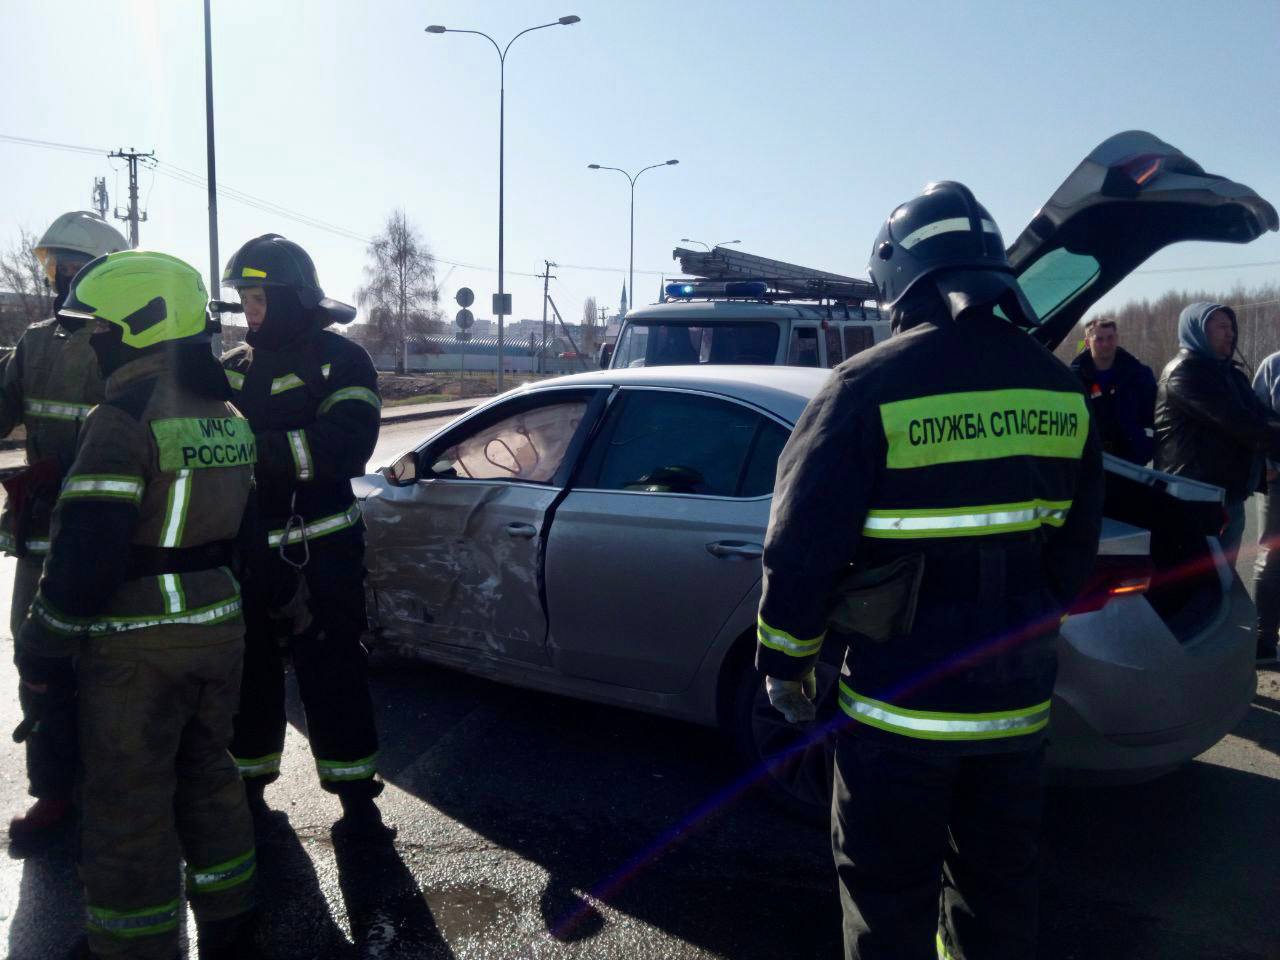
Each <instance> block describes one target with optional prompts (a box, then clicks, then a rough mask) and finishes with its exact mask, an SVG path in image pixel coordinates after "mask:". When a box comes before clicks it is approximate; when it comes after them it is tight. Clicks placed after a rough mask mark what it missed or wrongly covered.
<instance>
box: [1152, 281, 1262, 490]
mask: <svg viewBox="0 0 1280 960" xmlns="http://www.w3.org/2000/svg"><path fill="white" fill-rule="evenodd" d="M1219 310H1221V311H1223V312H1224V313H1225V314H1226V315H1227V316H1228V317H1230V319H1231V326H1232V330H1233V332H1234V333H1235V335H1236V337H1237V340H1238V337H1239V329H1238V327H1237V324H1236V316H1235V312H1234V311H1233V310H1232V309H1231V308H1230V307H1226V306H1223V305H1222V304H1220V303H1209V302H1207V301H1199V302H1197V303H1193V304H1190V305H1189V306H1188V307H1186V309H1184V310H1183V311H1182V314H1181V315H1180V316H1179V317H1178V344H1179V347H1180V348H1179V350H1178V354H1177V356H1175V357H1174V358H1173V359H1172V360H1170V361H1169V364H1168V365H1167V366H1166V367H1165V368H1164V372H1163V373H1161V375H1160V384H1159V388H1158V390H1157V393H1156V414H1155V430H1156V453H1155V467H1156V469H1157V470H1163V471H1164V472H1166V473H1173V474H1177V475H1178V476H1184V477H1190V478H1191V479H1193V480H1200V481H1202V482H1204V483H1212V484H1214V485H1216V486H1219V487H1222V488H1223V489H1224V490H1225V491H1226V499H1227V502H1228V503H1233V502H1241V501H1243V500H1245V499H1247V498H1248V496H1249V495H1250V494H1251V493H1253V492H1254V490H1255V489H1256V488H1257V486H1258V481H1259V479H1260V477H1261V470H1262V460H1263V457H1264V456H1270V457H1272V458H1273V459H1280V417H1277V416H1276V415H1275V414H1274V413H1272V412H1271V411H1270V410H1268V409H1267V407H1266V406H1265V405H1264V404H1263V402H1262V401H1261V400H1260V399H1258V396H1257V395H1256V394H1255V393H1254V391H1253V387H1252V386H1251V384H1250V383H1249V378H1248V377H1247V376H1246V374H1245V372H1244V370H1243V369H1242V367H1241V365H1239V364H1238V363H1237V362H1236V360H1235V357H1234V354H1233V356H1232V357H1229V358H1226V359H1224V358H1222V357H1219V356H1218V355H1217V354H1216V353H1214V351H1213V349H1212V348H1211V347H1210V346H1209V342H1208V337H1207V335H1206V333H1205V324H1206V323H1207V322H1208V320H1209V318H1210V317H1211V316H1212V315H1213V314H1214V313H1216V312H1217V311H1219Z"/></svg>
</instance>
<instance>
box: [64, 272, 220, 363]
mask: <svg viewBox="0 0 1280 960" xmlns="http://www.w3.org/2000/svg"><path fill="white" fill-rule="evenodd" d="M208 303H209V294H208V292H207V291H206V290H205V285H204V280H202V279H201V278H200V272H199V271H198V270H196V268H195V267H193V266H191V264H189V263H186V262H184V261H182V260H179V259H178V258H177V257H171V256H169V255H168V254H167V253H155V252H154V251H150V250H123V251H121V252H120V253H112V254H108V255H107V256H105V257H99V258H98V259H97V260H93V261H91V262H90V263H88V264H86V265H85V267H84V269H83V270H81V271H80V272H79V273H77V274H76V278H75V279H74V280H73V281H71V292H70V293H69V294H68V295H67V301H66V303H64V304H63V305H62V309H61V310H60V311H59V313H60V314H62V315H65V316H69V317H75V318H79V319H83V320H102V321H105V322H106V323H109V324H112V325H113V326H116V327H119V328H120V330H121V334H122V336H121V341H122V342H123V343H124V345H125V346H127V347H131V348H133V349H134V350H145V349H146V348H147V347H154V346H156V345H157V344H161V343H166V342H168V341H171V340H186V339H188V338H190V337H196V336H200V335H201V334H203V333H205V331H206V312H205V311H206V307H207V306H208Z"/></svg>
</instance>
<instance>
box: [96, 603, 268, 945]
mask: <svg viewBox="0 0 1280 960" xmlns="http://www.w3.org/2000/svg"><path fill="white" fill-rule="evenodd" d="M156 629H157V630H159V629H164V628H156ZM168 629H170V630H184V631H189V630H200V629H202V628H200V627H176V628H168ZM139 632H140V633H143V632H146V633H152V631H139ZM152 635H153V637H154V633H153V634H152ZM152 642H154V640H153V641H152ZM242 655H243V644H242V643H241V641H240V639H239V638H236V639H234V640H231V641H226V642H221V643H214V644H211V645H209V646H203V647H167V648H161V649H152V648H143V647H141V646H139V643H138V641H136V640H134V639H132V638H129V637H128V635H127V634H121V635H117V636H115V637H112V638H110V639H107V640H92V641H89V642H88V643H87V644H85V646H84V648H83V649H82V652H81V655H80V660H79V663H78V673H79V678H78V679H79V687H80V742H81V758H82V761H81V762H82V765H83V772H84V779H83V791H82V798H81V802H82V808H83V819H82V825H81V830H82V835H81V866H80V875H81V878H82V879H83V880H84V886H85V906H86V908H87V914H86V924H87V927H88V933H89V946H90V948H91V950H92V951H93V953H94V954H95V955H101V956H104V957H137V958H144V960H151V958H164V960H172V958H173V957H174V956H176V955H177V952H178V927H179V925H180V924H181V923H182V919H183V916H184V910H183V905H182V893H181V890H180V889H179V877H178V865H179V861H180V860H185V861H186V865H187V869H186V877H187V893H188V896H189V897H190V900H191V906H192V909H193V910H194V911H195V914H196V919H197V920H199V921H201V922H207V921H212V920H223V919H227V918H230V917H235V916H238V915H240V914H242V913H245V912H246V911H248V910H249V909H250V908H251V907H252V903H253V901H252V897H253V882H252V880H253V875H254V871H255V868H256V862H255V855H254V842H253V821H252V818H251V817H250V816H249V809H248V806H247V805H246V803H245V796H244V786H243V784H242V783H241V782H240V778H239V776H238V775H237V771H236V767H235V763H234V762H233V761H232V759H231V756H230V754H229V753H228V752H227V743H228V741H229V740H230V739H231V717H232V714H233V713H234V711H235V703H236V697H237V696H238V694H239V690H240V666H241V659H242Z"/></svg>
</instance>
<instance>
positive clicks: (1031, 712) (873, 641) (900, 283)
mask: <svg viewBox="0 0 1280 960" xmlns="http://www.w3.org/2000/svg"><path fill="white" fill-rule="evenodd" d="M870 269H871V276H872V279H873V280H874V282H875V284H876V287H877V290H878V293H879V296H880V306H881V309H882V310H884V311H886V312H887V313H888V315H889V317H890V319H891V321H892V326H893V329H894V336H892V337H891V338H890V339H889V340H887V341H886V342H884V343H882V344H880V345H879V346H877V347H875V348H874V349H871V350H867V351H865V352H863V353H860V354H858V355H857V356H856V357H853V358H851V359H850V360H848V361H846V362H845V363H844V364H842V365H841V366H840V367H838V368H837V369H836V370H835V371H834V372H833V374H832V376H831V378H830V380H829V381H828V382H827V384H826V385H825V386H824V388H823V389H822V390H821V392H819V393H818V395H817V396H816V397H814V399H813V401H812V402H811V403H810V404H809V406H808V408H807V409H806V410H805V412H804V414H803V416H802V417H801V418H800V421H799V422H798V423H797V424H796V428H795V432H794V433H793V434H792V435H791V439H790V440H789V442H788V443H787V446H786V448H785V449H784V450H783V453H782V455H781V457H780V459H779V462H778V478H777V485H776V488H775V491H774V497H773V508H772V515H771V517H770V523H769V531H768V534H767V536H766V539H765V550H764V587H763V590H764V594H763V597H762V599H761V605H760V619H759V632H758V643H757V658H756V662H757V666H758V667H759V669H760V671H761V672H762V673H764V674H766V681H765V684H766V688H767V690H768V693H769V698H770V701H771V702H772V703H773V704H774V706H775V707H776V708H778V709H779V710H780V711H781V712H782V713H783V714H784V715H785V716H786V717H787V719H788V720H791V721H792V722H804V721H807V720H810V719H812V718H813V716H814V705H813V703H812V702H811V698H812V696H813V670H814V664H815V663H816V661H817V659H818V657H819V653H820V651H821V648H822V645H823V641H824V639H826V635H827V630H828V617H829V616H830V615H831V611H832V609H833V607H839V606H840V604H841V601H842V597H844V596H845V594H842V592H841V590H840V589H839V585H840V584H843V583H853V584H855V585H856V584H859V583H863V584H871V583H879V586H877V587H874V588H873V587H865V588H863V587H859V588H858V589H865V590H867V591H870V592H869V593H868V595H867V597H863V598H862V600H864V601H866V602H867V603H869V604H870V607H872V608H874V606H875V600H874V598H875V597H877V596H884V595H889V596H892V597H894V598H895V599H894V603H895V604H896V609H895V610H894V611H893V616H892V617H890V618H888V619H887V620H886V619H885V618H883V617H882V618H879V619H877V618H872V621H873V622H869V623H868V625H866V626H865V627H864V626H861V625H859V624H858V623H857V618H856V616H855V617H854V621H855V622H854V624H853V626H852V627H850V626H849V624H848V620H847V619H845V620H843V621H841V622H842V623H843V624H844V628H843V629H844V631H845V635H844V636H843V637H842V639H843V640H844V641H846V642H847V650H846V653H845V661H844V668H843V671H842V675H841V676H840V678H839V690H838V697H839V706H840V707H841V709H842V710H843V712H844V714H845V716H844V717H842V718H841V719H842V721H843V726H842V727H841V731H840V734H839V735H838V736H837V738H836V741H837V743H836V764H835V797H834V803H833V808H832V809H833V825H832V833H833V844H834V852H835V860H836V867H837V873H838V875H839V880H840V887H841V900H842V904H843V909H844V928H845V954H846V956H847V957H851V958H861V960H880V958H893V960H924V958H926V957H928V958H932V957H934V956H935V955H936V956H938V957H947V958H956V960H962V958H969V960H999V958H1031V957H1034V956H1035V939H1036V904H1037V899H1038V890H1037V885H1036V882H1035V881H1036V872H1035V871H1036V861H1037V834H1038V828H1039V820H1040V809H1041V781H1040V774H1041V768H1042V758H1043V743H1044V730H1045V727H1046V725H1047V724H1048V722H1049V702H1050V697H1051V695H1052V691H1053V682H1054V674H1055V669H1056V659H1055V652H1054V651H1055V640H1056V635H1057V630H1058V627H1059V626H1060V622H1061V618H1062V616H1063V613H1064V611H1065V610H1066V609H1067V608H1068V606H1069V605H1070V604H1071V602H1072V601H1073V600H1074V598H1075V597H1076V595H1077V593H1078V592H1079V591H1080V590H1081V589H1082V588H1083V586H1084V583H1085V580H1086V579H1087V577H1088V575H1089V573H1090V571H1091V570H1092V566H1093V563H1094V558H1095V555H1096V551H1097V543H1098V533H1099V529H1100V524H1101V508H1102V466H1101V453H1100V446H1099V443H1098V440H1097V438H1096V436H1095V434H1094V432H1093V431H1092V429H1091V427H1090V422H1089V414H1088V408H1087V406H1086V403H1085V399H1084V397H1083V395H1082V393H1081V391H1080V386H1079V384H1078V382H1077V381H1076V379H1075V377H1074V376H1073V375H1072V374H1071V372H1070V371H1069V370H1068V369H1067V368H1066V367H1065V366H1064V365H1063V364H1062V363H1060V362H1059V361H1058V360H1056V359H1055V358H1054V357H1053V356H1052V355H1051V354H1050V353H1049V352H1048V351H1046V350H1045V349H1044V348H1043V347H1041V346H1040V345H1039V344H1037V343H1035V342H1034V341H1033V340H1032V339H1031V337H1029V336H1027V334H1026V333H1025V332H1024V331H1023V330H1020V329H1018V326H1017V325H1016V323H1024V324H1025V323H1028V322H1034V315H1033V314H1032V311H1031V308H1030V306H1029V305H1028V304H1027V302H1026V300H1025V298H1024V297H1023V295H1022V294H1021V291H1020V289H1019V288H1018V286H1017V282H1016V280H1015V279H1014V277H1013V275H1012V271H1011V270H1010V267H1009V263H1008V260H1007V259H1006V256H1005V252H1004V244H1003V242H1002V241H1001V238H1000V234H999V231H998V229H997V228H996V225H995V223H994V222H992V220H991V217H990V215H989V214H988V213H987V212H986V210H984V209H983V208H982V206H980V205H979V204H978V202H977V201H976V200H975V199H974V197H973V194H972V193H970V191H969V190H968V189H967V188H966V187H964V186H962V185H960V184H957V183H937V184H932V185H930V186H929V187H928V188H926V191H925V192H924V193H923V194H922V195H921V196H919V197H917V198H916V199H914V200H912V201H910V202H908V203H906V204H904V205H902V206H900V207H898V208H897V209H896V210H894V212H893V213H892V215H891V216H890V217H889V220H888V221H887V222H886V223H885V225H884V227H883V228H882V229H881V231H880V235H879V237H878V238H877V239H876V243H875V247H874V249H873V251H872V256H871V264H870ZM997 309H998V311H999V312H998V313H997V312H996V311H997ZM884 571H889V572H888V573H885V574H884V576H883V577H879V574H880V573H882V572H884ZM878 577H879V579H877V578H878ZM903 580H907V581H909V583H907V584H906V586H905V587H904V586H903V585H902V582H903ZM877 591H879V592H877ZM868 597H870V598H871V599H869V600H868ZM849 630H852V631H853V633H852V634H851V635H850V634H849V633H848V631H849Z"/></svg>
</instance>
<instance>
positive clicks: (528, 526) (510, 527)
mask: <svg viewBox="0 0 1280 960" xmlns="http://www.w3.org/2000/svg"><path fill="white" fill-rule="evenodd" d="M537 535H538V528H537V527H535V526H534V525H533V524H532V523H508V524H507V536H510V537H520V538H521V539H522V540H531V539H533V538H534V537H536V536H537Z"/></svg>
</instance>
